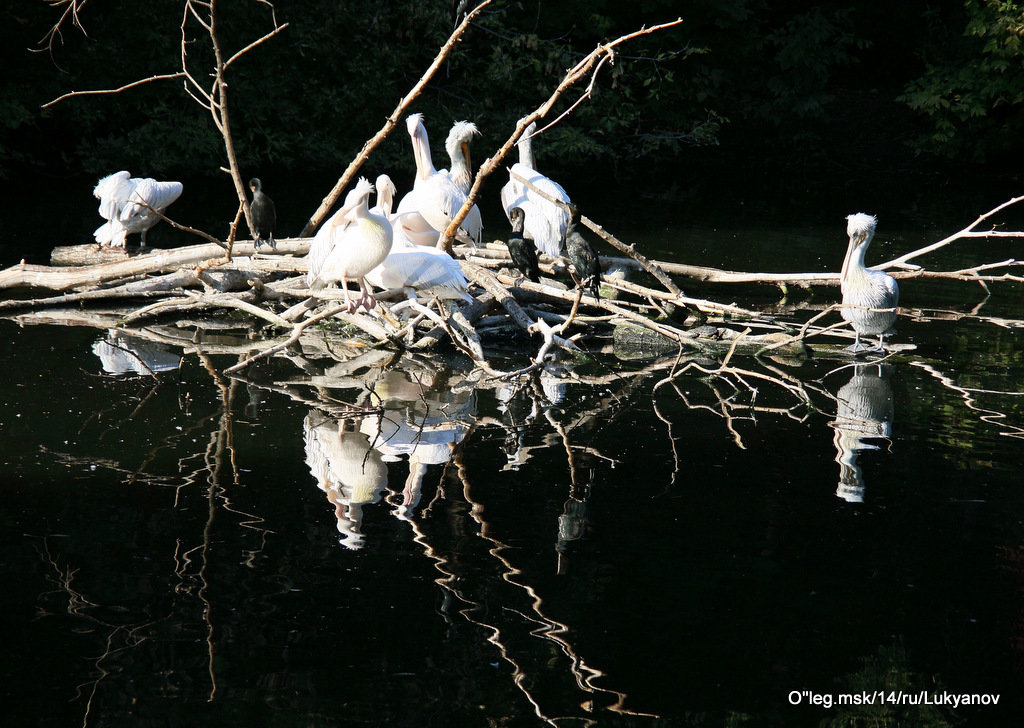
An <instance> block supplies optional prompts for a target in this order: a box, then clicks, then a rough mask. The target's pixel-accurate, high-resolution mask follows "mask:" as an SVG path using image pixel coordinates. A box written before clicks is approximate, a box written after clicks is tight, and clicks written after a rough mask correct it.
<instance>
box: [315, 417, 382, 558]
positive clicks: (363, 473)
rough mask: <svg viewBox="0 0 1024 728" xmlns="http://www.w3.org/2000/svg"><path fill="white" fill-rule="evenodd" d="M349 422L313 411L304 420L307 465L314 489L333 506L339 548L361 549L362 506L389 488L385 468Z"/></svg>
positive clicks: (365, 439) (368, 441) (378, 455)
mask: <svg viewBox="0 0 1024 728" xmlns="http://www.w3.org/2000/svg"><path fill="white" fill-rule="evenodd" d="M351 427H352V425H351V423H350V421H349V420H337V419H334V418H333V417H327V416H326V415H323V414H321V413H319V412H316V411H312V412H310V413H309V414H308V415H306V419H305V420H303V423H302V429H303V432H304V434H305V440H306V464H307V465H308V466H309V471H310V473H312V474H313V477H314V478H316V481H317V486H319V488H320V489H321V490H322V491H324V493H325V494H326V495H327V500H329V501H330V502H331V503H332V504H333V505H334V515H335V517H336V518H337V519H338V533H340V534H341V545H342V546H345V547H346V548H349V549H352V550H358V549H361V548H362V547H363V543H364V540H365V537H364V536H363V533H362V530H361V528H362V521H363V506H364V505H367V504H370V503H376V502H377V501H379V500H380V497H381V493H382V492H383V491H384V488H385V487H387V484H388V468H387V466H386V465H385V464H384V460H383V459H382V458H381V455H380V453H379V452H377V451H376V450H374V449H373V448H371V447H370V440H369V438H367V437H366V435H365V434H363V433H362V432H354V431H352V430H351V429H350V428H351Z"/></svg>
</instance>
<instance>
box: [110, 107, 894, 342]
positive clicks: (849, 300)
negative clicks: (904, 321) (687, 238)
mask: <svg viewBox="0 0 1024 728" xmlns="http://www.w3.org/2000/svg"><path fill="white" fill-rule="evenodd" d="M406 128H407V130H408V132H409V136H410V138H411V140H412V148H413V158H414V160H415V164H416V176H415V179H414V182H413V188H412V190H410V191H409V192H408V193H407V194H406V195H405V196H404V197H402V199H401V200H400V201H399V202H398V207H397V209H394V201H395V198H396V196H397V190H396V188H395V185H394V183H393V182H392V181H391V179H390V178H389V177H388V176H387V175H385V174H382V175H380V176H379V177H377V180H376V183H375V184H371V183H370V182H369V181H368V180H367V179H365V178H360V179H359V181H358V182H357V183H356V185H355V186H354V187H353V188H352V189H351V190H350V191H349V193H348V195H347V196H346V198H345V203H344V205H343V206H342V207H341V209H339V210H338V211H337V212H335V213H334V215H332V216H331V217H330V218H329V219H328V220H327V222H326V223H325V224H324V225H322V226H321V227H320V229H319V230H318V232H317V233H316V236H315V237H314V239H313V241H312V243H311V245H310V249H309V252H308V254H307V263H308V269H307V271H308V272H307V274H306V280H307V283H308V284H309V286H310V289H311V290H312V291H314V292H316V291H319V290H321V289H323V288H324V286H326V285H328V284H331V283H337V284H340V286H341V289H342V291H343V294H344V298H345V303H346V305H347V307H348V309H349V311H350V312H353V313H354V312H355V311H356V310H358V309H359V308H360V307H362V308H363V309H365V310H366V311H369V310H370V309H372V308H373V307H374V305H375V303H376V301H375V299H374V296H373V294H372V292H371V290H370V288H369V286H373V287H376V288H379V289H384V290H390V289H404V290H405V291H406V292H407V293H408V295H409V296H410V297H413V296H415V295H416V293H417V292H419V293H421V294H427V295H429V296H433V297H436V298H439V299H449V300H463V301H471V300H472V297H471V296H470V295H469V292H468V286H467V281H466V277H465V275H464V274H463V272H462V268H461V266H460V265H459V263H458V261H457V260H455V259H454V258H452V256H451V255H449V254H448V253H447V252H446V251H445V250H443V249H441V248H440V247H438V242H439V240H440V239H441V238H442V236H443V235H444V233H445V231H446V230H447V229H448V228H449V226H450V225H451V223H452V221H453V219H454V217H455V216H456V215H457V213H458V212H459V210H460V209H461V208H462V207H463V204H464V203H465V202H466V199H467V197H468V195H469V191H470V188H471V186H472V181H473V174H472V168H471V164H470V155H469V143H470V141H471V139H472V138H473V136H474V135H476V134H477V133H478V131H477V128H476V126H475V125H474V124H472V123H470V122H465V121H461V122H457V123H456V124H455V125H454V126H452V128H451V131H450V133H449V134H448V138H447V140H446V142H445V148H446V151H447V152H448V155H449V158H450V161H451V166H450V168H449V169H441V170H438V169H436V168H435V167H434V164H433V160H432V157H431V153H430V143H429V140H428V136H427V130H426V127H425V126H424V124H423V117H422V115H421V114H411V115H409V116H408V117H407V119H406ZM535 132H536V126H535V125H534V124H531V125H530V126H528V127H527V128H526V129H525V130H524V132H523V134H522V135H521V137H520V140H519V142H518V144H517V146H518V150H519V161H518V162H517V163H515V164H513V165H512V167H511V168H510V170H509V181H508V182H507V183H506V184H505V185H504V187H502V190H501V202H502V207H503V208H504V210H505V214H506V216H507V217H508V220H509V222H510V223H511V225H512V232H511V234H510V235H509V237H508V252H509V256H510V258H511V259H512V262H513V264H514V265H515V266H516V268H518V269H519V271H520V272H521V273H522V274H523V276H524V277H526V278H527V279H529V280H531V281H535V282H536V281H539V280H540V267H539V256H538V251H539V252H541V253H544V254H545V255H547V256H550V257H551V258H557V257H559V256H561V255H565V257H566V258H567V259H568V262H569V264H570V266H569V271H570V272H571V274H572V275H573V278H574V280H575V281H576V283H577V284H578V285H579V286H581V287H584V288H586V289H589V291H590V293H591V294H592V295H593V296H595V297H597V296H598V286H599V282H600V279H601V266H600V262H599V259H598V257H597V255H596V254H595V253H594V250H593V248H592V247H591V246H590V244H589V243H588V242H587V240H586V239H585V238H584V237H583V236H582V235H580V233H579V232H578V231H577V230H576V226H577V224H578V223H579V220H580V214H579V211H578V209H577V208H576V206H575V205H573V204H572V203H571V201H570V199H569V196H568V195H567V194H566V192H565V190H564V189H563V188H562V187H561V185H559V184H558V183H557V182H554V181H553V180H551V179H549V178H547V177H545V176H544V175H543V174H541V173H540V172H538V171H537V168H536V163H535V160H534V156H533V146H532V137H533V136H534V135H535ZM249 186H250V188H251V189H252V191H253V199H252V204H251V206H250V210H251V215H252V225H253V237H254V240H255V243H256V245H257V246H259V245H261V244H264V243H266V244H269V245H271V246H272V247H273V246H274V233H275V228H276V210H275V207H274V203H273V201H272V200H271V199H270V197H269V196H268V195H267V194H266V193H265V192H264V191H263V185H262V183H261V181H260V180H259V179H258V178H253V179H252V180H250V183H249ZM537 190H542V191H543V193H544V194H538V192H537ZM181 193H182V184H181V183H180V182H159V181H157V180H154V179H148V178H146V179H141V178H132V177H131V175H130V174H129V173H128V172H125V171H121V172H117V173H115V174H112V175H109V176H107V177H104V178H103V179H101V180H100V181H99V183H98V184H97V185H96V188H95V189H94V190H93V194H94V195H95V196H96V197H97V198H98V199H99V200H100V206H99V212H100V215H101V216H102V217H103V218H104V219H105V220H106V222H105V223H104V224H103V225H101V226H100V227H99V228H97V230H96V232H95V238H96V242H97V243H99V244H100V245H101V246H113V247H124V246H125V237H126V235H128V234H132V233H140V234H141V237H142V240H141V245H145V244H146V231H147V230H149V228H151V227H152V226H153V225H155V224H156V223H157V222H159V220H160V215H158V214H157V213H161V214H162V213H163V211H164V210H166V209H167V207H168V206H169V205H171V204H172V203H173V202H174V201H175V200H177V199H178V197H179V196H180V195H181ZM374 193H376V200H375V203H376V204H374V205H373V206H372V207H371V205H370V196H371V195H373V194H374ZM552 200H558V201H559V202H557V203H556V202H554V201H552ZM876 225H877V220H876V218H875V217H874V216H872V215H867V214H864V213H857V214H854V215H849V216H848V217H847V235H848V236H849V245H848V247H847V251H846V257H845V259H844V260H843V266H842V273H841V275H840V287H841V290H842V295H843V308H842V311H841V312H842V317H843V318H844V319H845V320H846V321H848V322H849V323H850V324H851V326H852V328H853V330H854V332H855V334H856V338H855V341H854V344H853V346H851V347H850V349H851V350H852V351H854V352H859V351H862V350H864V349H866V348H868V347H866V346H865V345H864V344H862V343H861V340H860V337H861V335H873V334H877V335H878V337H879V338H878V345H877V347H875V350H878V351H883V350H884V337H885V334H886V332H887V331H889V329H890V328H891V327H892V325H893V323H894V322H895V320H896V306H897V305H898V302H899V289H898V287H897V285H896V281H895V280H894V279H893V278H892V276H890V275H888V274H886V273H884V272H883V271H880V270H873V269H870V268H867V267H866V265H865V263H864V256H865V253H866V252H867V249H868V246H869V245H870V244H871V240H872V238H873V237H874V234H875V227H876ZM456 238H457V239H459V240H460V241H461V242H464V243H467V244H470V245H474V246H476V245H480V244H481V243H482V240H483V223H482V218H481V215H480V210H479V208H478V207H477V206H476V205H473V206H472V208H471V209H470V211H469V213H468V214H467V215H466V216H465V218H464V219H463V221H462V222H461V223H460V225H459V227H458V231H457V234H456ZM349 282H354V283H356V284H357V285H358V287H359V297H358V298H357V299H355V300H353V299H352V298H351V297H350V292H349V288H348V283H349Z"/></svg>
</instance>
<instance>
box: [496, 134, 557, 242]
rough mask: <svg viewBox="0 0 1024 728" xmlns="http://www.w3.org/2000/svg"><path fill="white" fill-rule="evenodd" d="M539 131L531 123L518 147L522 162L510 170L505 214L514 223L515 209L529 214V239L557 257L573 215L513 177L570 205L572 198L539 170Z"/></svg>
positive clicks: (503, 193)
mask: <svg viewBox="0 0 1024 728" xmlns="http://www.w3.org/2000/svg"><path fill="white" fill-rule="evenodd" d="M536 130H537V124H536V122H534V123H532V124H530V125H529V126H528V127H526V129H525V130H524V131H523V134H522V136H520V137H519V141H518V142H517V143H516V146H517V147H519V161H518V162H516V163H515V164H513V165H512V168H511V169H510V170H509V175H508V176H509V180H508V182H506V183H505V186H504V187H502V188H501V206H502V207H503V208H505V215H506V216H508V220H509V222H512V208H514V207H519V208H522V210H523V213H524V214H525V215H526V222H525V227H524V230H525V233H524V235H525V237H527V238H531V239H532V240H533V242H534V243H536V245H537V248H538V249H539V250H540V251H541V252H542V253H547V254H548V255H550V256H551V257H552V258H556V257H558V255H559V254H560V253H561V252H562V240H563V239H564V238H565V229H566V228H567V227H568V225H569V213H568V212H566V211H565V209H564V208H562V207H559V206H558V205H556V204H554V203H553V202H551V201H550V200H547V199H545V198H543V197H541V196H540V195H538V194H537V193H536V192H534V191H533V190H531V189H530V188H529V187H527V186H526V185H524V184H523V183H522V182H520V181H519V180H517V179H516V178H515V177H514V176H513V175H518V176H519V177H522V178H523V179H526V180H529V181H530V183H531V184H533V185H535V186H536V187H538V188H540V189H542V190H544V191H545V192H547V193H548V194H549V195H551V196H552V197H554V198H556V199H559V200H561V201H562V202H564V203H566V204H569V202H570V200H569V195H567V194H566V192H565V190H564V189H562V186H561V185H560V184H558V183H557V182H555V181H553V180H551V179H548V178H547V177H545V176H544V175H542V174H541V173H540V172H538V171H537V165H536V162H535V161H534V158H533V142H532V141H531V138H532V136H533V133H534V132H535V131H536Z"/></svg>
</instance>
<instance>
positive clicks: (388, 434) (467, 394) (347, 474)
mask: <svg viewBox="0 0 1024 728" xmlns="http://www.w3.org/2000/svg"><path fill="white" fill-rule="evenodd" d="M421 375H422V376H421ZM450 384H451V383H450V382H449V381H448V379H447V378H446V377H445V376H443V375H442V374H440V373H439V372H437V371H436V370H435V371H433V372H419V371H408V372H407V371H403V370H398V369H393V370H389V371H385V372H383V373H381V375H380V376H379V377H378V378H377V379H376V380H375V381H374V382H372V383H370V384H369V385H368V387H369V391H370V392H371V394H370V395H369V399H371V400H373V401H375V402H377V401H379V402H380V403H381V405H382V406H383V413H382V414H381V415H379V416H367V417H362V418H357V419H348V420H344V419H341V420H339V419H335V418H331V417H328V416H326V415H323V414H321V413H319V412H318V411H316V410H313V411H311V412H310V413H309V415H308V416H307V417H306V419H305V421H304V423H303V429H304V431H305V442H306V463H307V465H309V469H310V472H311V473H312V474H313V477H314V478H316V480H317V484H318V486H319V487H320V489H321V490H323V491H324V493H325V494H326V495H327V498H328V500H329V501H330V502H331V503H332V504H333V505H334V508H335V516H336V518H337V519H338V531H339V532H340V533H341V543H342V545H344V546H345V547H347V548H350V549H359V548H362V546H363V544H364V541H365V536H364V535H363V532H362V515H363V506H365V505H368V504H373V503H377V502H378V501H380V500H381V497H382V495H383V494H384V491H385V489H386V488H387V486H388V480H389V478H388V476H389V468H392V467H397V466H396V465H395V464H396V463H399V462H401V461H402V460H407V461H408V464H409V472H408V476H407V477H406V479H405V483H404V484H403V487H402V489H401V498H400V500H399V501H398V502H397V503H395V504H394V507H393V510H392V515H394V516H395V517H396V518H399V519H401V520H410V519H412V518H413V516H414V515H415V511H416V508H417V506H418V505H419V502H420V499H421V497H422V488H423V480H424V477H425V476H426V474H427V472H428V470H429V468H430V466H433V465H444V464H446V463H448V462H449V461H450V460H451V458H452V455H453V452H454V450H455V447H456V445H458V443H459V442H461V441H462V439H463V438H464V437H465V436H466V434H467V433H468V432H469V429H470V427H471V426H472V422H473V419H474V417H475V412H476V398H475V395H474V393H473V391H472V390H471V389H464V390H458V389H457V388H455V387H453V386H450ZM395 490H396V491H397V488H395ZM389 500H390V497H389Z"/></svg>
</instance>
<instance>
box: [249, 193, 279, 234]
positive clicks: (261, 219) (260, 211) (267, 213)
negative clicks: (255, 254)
mask: <svg viewBox="0 0 1024 728" xmlns="http://www.w3.org/2000/svg"><path fill="white" fill-rule="evenodd" d="M249 188H250V189H252V205H250V208H249V209H250V210H251V211H252V224H253V227H254V228H255V229H254V230H253V231H252V234H253V238H254V239H255V242H256V247H257V248H258V247H259V246H260V244H261V243H269V244H270V247H271V248H274V247H276V246H275V245H274V228H276V227H277V209H276V208H275V207H274V201H273V200H272V199H270V198H269V197H267V194H266V193H265V192H264V191H263V183H262V182H260V178H259V177H253V178H252V179H251V180H249Z"/></svg>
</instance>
